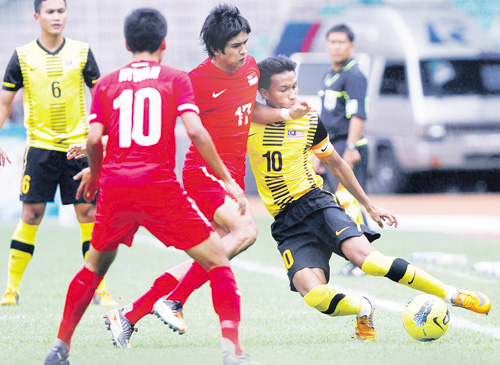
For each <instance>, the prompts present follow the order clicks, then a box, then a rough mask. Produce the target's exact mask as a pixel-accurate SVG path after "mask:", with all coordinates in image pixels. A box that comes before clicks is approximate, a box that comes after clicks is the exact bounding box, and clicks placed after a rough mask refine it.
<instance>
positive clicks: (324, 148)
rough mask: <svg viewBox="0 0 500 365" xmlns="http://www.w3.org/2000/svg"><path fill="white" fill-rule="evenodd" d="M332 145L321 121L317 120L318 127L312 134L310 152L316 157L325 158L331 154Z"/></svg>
mask: <svg viewBox="0 0 500 365" xmlns="http://www.w3.org/2000/svg"><path fill="white" fill-rule="evenodd" d="M333 150H334V148H333V145H332V143H331V142H330V137H329V135H328V132H327V131H326V128H325V126H324V125H323V122H322V121H321V119H319V118H318V127H317V128H316V133H315V134H314V140H313V146H312V151H313V153H314V154H315V155H316V156H317V157H326V156H329V155H331V154H332V153H333Z"/></svg>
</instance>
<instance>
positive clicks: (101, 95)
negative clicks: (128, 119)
mask: <svg viewBox="0 0 500 365" xmlns="http://www.w3.org/2000/svg"><path fill="white" fill-rule="evenodd" d="M101 80H102V79H101ZM101 80H99V81H101ZM101 84H102V83H101V82H97V83H96V85H95V87H94V90H93V91H92V103H91V104H90V114H89V117H88V121H89V123H90V124H92V123H101V124H102V125H104V127H105V133H106V131H107V121H108V119H109V118H106V114H105V113H106V105H108V104H109V100H107V99H106V93H105V90H104V89H103V88H102V85H101Z"/></svg>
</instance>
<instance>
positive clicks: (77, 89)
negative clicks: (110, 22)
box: [2, 38, 99, 151]
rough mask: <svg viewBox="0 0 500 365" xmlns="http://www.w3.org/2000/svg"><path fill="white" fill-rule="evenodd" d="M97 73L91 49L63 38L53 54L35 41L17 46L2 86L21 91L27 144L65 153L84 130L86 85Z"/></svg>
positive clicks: (77, 140) (83, 133)
mask: <svg viewBox="0 0 500 365" xmlns="http://www.w3.org/2000/svg"><path fill="white" fill-rule="evenodd" d="M98 78H99V69H98V68H97V64H96V62H95V60H94V57H93V55H92V53H91V52H90V48H89V45H88V44H87V43H84V42H78V41H74V40H71V39H68V38H66V39H65V40H64V43H63V44H62V45H61V47H60V48H59V49H58V50H57V51H55V52H53V53H52V52H48V51H47V50H46V49H44V48H43V47H42V45H41V44H40V43H39V42H38V41H37V40H35V41H32V42H30V43H28V44H27V45H25V46H22V47H18V48H16V51H15V52H14V55H13V57H12V58H11V61H10V62H9V65H8V67H7V71H6V76H5V78H4V81H3V85H2V88H3V89H6V90H11V91H17V90H19V89H20V88H21V87H24V95H23V96H24V97H23V104H24V123H25V126H26V129H27V137H28V142H27V144H28V146H33V147H39V148H44V149H49V150H55V151H67V149H68V147H69V146H70V145H72V144H75V143H83V142H84V141H85V138H86V136H87V132H88V122H87V117H86V104H85V84H87V85H88V86H89V87H92V86H93V84H94V83H95V82H96V81H97V79H98Z"/></svg>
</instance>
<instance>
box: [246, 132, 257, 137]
mask: <svg viewBox="0 0 500 365" xmlns="http://www.w3.org/2000/svg"><path fill="white" fill-rule="evenodd" d="M256 134H257V133H252V134H249V135H248V137H252V136H255V135H256Z"/></svg>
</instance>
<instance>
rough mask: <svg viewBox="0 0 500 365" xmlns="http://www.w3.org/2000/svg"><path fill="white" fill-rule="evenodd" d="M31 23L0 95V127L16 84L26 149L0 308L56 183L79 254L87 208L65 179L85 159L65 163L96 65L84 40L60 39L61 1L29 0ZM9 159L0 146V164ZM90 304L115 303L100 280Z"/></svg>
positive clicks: (10, 295)
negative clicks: (35, 31)
mask: <svg viewBox="0 0 500 365" xmlns="http://www.w3.org/2000/svg"><path fill="white" fill-rule="evenodd" d="M34 7H35V15H34V17H35V20H36V22H37V23H39V24H40V37H39V38H38V39H37V40H34V41H32V42H30V43H28V44H27V45H25V46H22V47H18V48H16V50H15V52H14V54H13V56H12V58H11V60H10V62H9V64H8V66H7V70H6V71H5V77H4V80H3V84H2V91H1V92H0V128H1V126H2V125H3V123H4V121H5V119H6V117H7V112H8V110H9V107H10V105H11V104H12V101H13V100H14V96H15V95H16V93H17V91H18V90H19V89H21V88H22V87H24V99H23V103H24V114H25V120H24V122H25V126H26V129H27V137H28V138H27V147H26V152H25V156H24V168H23V177H22V184H21V194H20V200H21V201H22V213H21V219H20V221H19V224H18V226H17V228H16V230H15V232H14V234H13V236H12V241H11V246H10V247H11V249H10V255H9V269H8V283H7V290H6V292H5V295H4V296H3V298H2V300H1V301H0V305H17V303H18V300H19V286H20V282H21V278H22V276H23V273H24V270H25V269H26V267H27V266H28V263H29V261H30V260H31V257H32V256H33V252H34V249H35V234H36V231H37V229H38V226H39V224H40V222H41V221H42V217H43V214H44V212H45V206H46V203H47V202H50V201H54V195H55V192H56V188H57V186H58V185H59V188H60V191H61V200H62V202H63V204H74V207H75V211H76V216H77V218H78V222H79V223H80V228H81V241H82V251H83V255H84V257H85V256H86V252H87V251H88V249H89V243H90V235H91V232H92V227H93V220H94V212H95V205H94V204H91V203H88V202H86V201H84V200H83V199H79V200H77V199H76V198H75V196H76V191H77V189H78V185H79V182H78V181H74V180H73V176H74V175H76V174H77V173H79V172H80V171H81V170H82V169H83V168H85V167H87V160H86V159H81V160H69V161H68V160H67V159H66V152H67V150H68V147H69V146H70V145H72V144H76V143H83V142H84V141H85V138H86V136H87V131H88V122H87V119H86V110H85V107H86V105H85V87H84V85H85V84H86V85H87V86H88V87H89V88H90V89H92V87H93V85H94V83H95V82H96V81H97V79H98V78H99V68H98V67H97V63H96V61H95V59H94V56H93V54H92V52H91V50H90V48H89V45H88V44H87V43H83V42H78V41H74V40H71V39H69V38H64V37H63V35H62V31H63V29H64V26H65V24H66V1H65V0H35V1H34ZM5 161H8V162H10V160H9V158H8V156H7V154H6V153H5V152H4V151H3V150H1V149H0V166H4V165H5ZM94 302H95V303H96V304H101V305H117V304H116V302H114V301H113V300H112V299H111V297H110V296H109V294H108V293H107V292H106V290H105V287H104V283H101V286H100V287H99V288H98V290H97V291H96V295H95V297H94Z"/></svg>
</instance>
